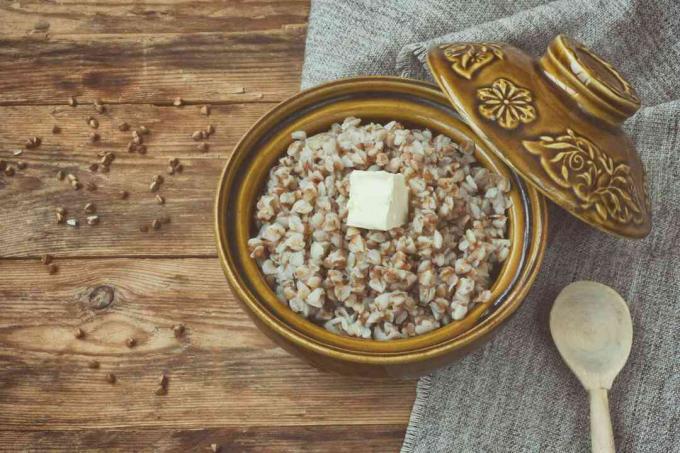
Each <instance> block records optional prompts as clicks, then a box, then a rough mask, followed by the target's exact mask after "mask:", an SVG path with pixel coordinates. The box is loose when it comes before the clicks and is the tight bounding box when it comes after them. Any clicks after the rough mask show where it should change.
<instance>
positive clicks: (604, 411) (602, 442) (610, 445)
mask: <svg viewBox="0 0 680 453" xmlns="http://www.w3.org/2000/svg"><path fill="white" fill-rule="evenodd" d="M589 392H590V444H591V446H592V452H593V453H615V452H616V450H615V449H614V432H613V430H612V421H611V419H610V418H609V399H608V398H607V389H591V390H590V391H589Z"/></svg>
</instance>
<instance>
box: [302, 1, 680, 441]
mask: <svg viewBox="0 0 680 453" xmlns="http://www.w3.org/2000/svg"><path fill="white" fill-rule="evenodd" d="M559 33H563V34H566V35H569V36H572V37H574V38H576V39H578V40H580V41H582V42H584V43H585V44H586V45H588V46H589V47H591V48H592V49H594V50H595V52H596V53H599V54H600V55H602V56H603V57H605V58H607V59H608V60H610V61H611V62H612V63H613V64H614V65H615V66H617V67H618V68H619V69H620V70H621V72H622V73H623V74H625V75H626V76H627V78H628V79H629V80H630V82H631V83H632V85H633V86H634V87H635V88H636V89H637V90H638V93H639V95H640V97H641V99H642V102H643V108H642V109H641V110H640V111H639V112H638V113H637V114H636V115H635V116H634V117H633V118H632V119H630V120H628V121H627V122H626V124H625V129H626V131H627V132H628V133H629V134H630V135H631V136H632V137H633V139H634V141H635V143H636V146H637V149H638V151H639V153H640V155H641V157H642V161H643V162H644V164H645V166H646V168H647V172H648V176H649V178H648V180H649V181H648V184H649V191H650V195H651V198H652V205H653V230H652V233H651V234H650V235H649V237H647V238H646V239H644V240H626V239H618V238H615V237H612V236H608V235H606V234H604V233H600V232H598V231H596V230H595V229H593V228H591V227H589V226H587V225H585V224H584V223H582V222H580V221H579V220H577V219H575V218H574V217H572V216H571V215H569V214H567V213H566V212H565V211H563V210H562V209H560V208H558V207H557V206H555V205H553V204H552V203H551V206H550V217H549V218H550V229H549V241H548V244H547V252H546V256H545V261H544V264H543V267H542V269H541V271H540V275H539V277H538V279H537V281H536V283H535V285H534V287H533V289H532V290H531V292H530V294H529V296H528V297H527V298H526V300H525V302H524V304H523V305H522V307H520V309H519V311H518V312H517V314H516V315H515V316H514V317H513V318H512V319H511V320H510V321H509V322H508V323H507V324H506V325H505V327H504V329H503V330H502V331H501V332H500V333H499V334H498V335H497V336H496V337H495V338H494V339H493V340H492V341H491V342H489V343H488V344H487V345H486V346H485V347H483V348H482V349H479V350H477V351H476V352H474V353H472V354H470V355H468V356H467V357H465V358H464V359H463V360H460V361H458V362H456V363H454V364H453V365H451V366H450V367H448V368H446V369H442V370H439V371H437V372H435V373H434V374H432V375H431V376H428V377H424V378H422V379H421V380H420V381H419V383H418V392H417V399H416V402H415V405H414V408H413V413H412V415H411V420H410V424H409V427H408V431H407V433H406V439H405V441H404V444H403V449H402V451H403V452H428V453H430V452H560V453H562V452H585V451H589V448H590V443H589V442H590V441H589V435H588V430H589V421H588V399H587V395H586V393H585V391H584V390H583V389H582V388H581V387H580V384H579V383H578V381H577V380H576V378H575V377H574V376H573V375H572V374H571V373H570V372H569V370H568V369H567V368H566V366H565V365H564V364H563V363H562V360H561V359H560V357H559V355H558V353H557V350H556V349H555V347H554V345H553V342H552V340H551V338H550V333H549V331H548V314H549V311H550V307H551V304H552V302H553V301H554V299H555V297H556V296H557V294H558V293H559V291H560V290H561V289H562V288H563V287H564V286H565V285H567V284H568V283H570V282H573V281H575V280H582V279H587V280H596V281H599V282H602V283H605V284H608V285H610V286H612V287H613V288H615V289H616V290H617V291H618V292H619V293H620V294H621V295H622V296H623V297H624V299H626V300H627V301H628V303H629V305H630V311H631V314H632V316H633V325H634V339H633V350H632V353H631V356H630V359H629V362H628V364H627V365H626V367H625V368H624V369H623V371H622V372H621V374H620V375H619V377H618V379H617V380H616V381H615V382H614V387H613V389H612V391H611V393H610V404H611V412H612V420H613V423H614V431H615V437H616V443H617V447H618V451H619V452H664V453H666V452H668V453H670V452H680V411H679V409H678V408H679V407H680V370H679V369H678V363H680V353H679V351H680V346H678V344H679V343H680V335H679V332H680V323H679V321H680V319H679V316H678V310H679V308H680V306H679V305H678V298H679V297H680V163H679V159H680V140H679V137H678V127H679V122H680V5H679V4H678V2H677V0H657V1H645V0H618V1H588V0H569V1H566V0H565V1H553V2H546V1H539V0H517V1H511V0H489V1H460V0H426V1H416V0H399V1H372V0H350V1H331V0H327V1H322V0H312V9H311V14H310V19H309V30H308V37H307V48H306V55H305V63H304V71H303V78H302V80H303V87H310V86H313V85H316V84H319V83H321V82H325V81H329V80H332V79H337V78H340V77H347V76H356V75H364V74H391V75H403V76H405V77H413V78H423V79H430V80H431V77H430V76H429V74H428V72H427V69H426V68H425V66H424V56H425V52H426V50H427V48H428V47H429V46H431V45H433V44H436V43H438V42H441V41H476V40H480V41H482V40H483V41H502V42H508V43H511V44H513V45H515V46H517V47H520V48H522V49H524V50H526V51H528V52H529V53H531V54H533V55H535V56H538V55H540V54H542V53H543V51H544V50H545V48H546V46H547V45H548V43H549V42H550V40H551V39H552V38H553V37H554V36H555V35H557V34H559Z"/></svg>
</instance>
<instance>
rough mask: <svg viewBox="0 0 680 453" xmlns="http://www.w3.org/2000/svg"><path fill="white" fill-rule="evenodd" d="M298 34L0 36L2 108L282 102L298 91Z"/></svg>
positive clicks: (300, 43) (282, 31) (294, 31)
mask: <svg viewBox="0 0 680 453" xmlns="http://www.w3.org/2000/svg"><path fill="white" fill-rule="evenodd" d="M303 52H304V33H301V32H300V30H297V29H290V28H284V29H278V30H269V31H254V32H239V33H183V34H175V35H169V34H168V35H152V34H141V35H121V34H112V35H103V34H102V35H85V36H83V35H63V36H57V37H54V38H53V37H49V36H48V37H47V38H44V37H43V38H41V37H34V36H28V37H24V38H17V37H6V36H3V37H0V74H2V77H0V105H3V104H4V105H16V104H66V103H67V101H68V98H69V97H70V96H76V97H78V99H79V100H80V101H81V102H93V101H94V100H95V99H96V98H101V99H102V100H104V101H105V102H126V103H154V104H166V105H169V104H170V103H171V102H172V101H173V99H175V98H176V97H178V96H181V97H182V98H183V99H184V100H185V101H187V102H212V103H218V102H223V103H226V102H230V103H233V102H261V101H280V100H282V98H283V97H284V96H282V93H294V92H295V91H297V90H298V86H299V78H300V75H299V74H300V71H301V68H302V55H303Z"/></svg>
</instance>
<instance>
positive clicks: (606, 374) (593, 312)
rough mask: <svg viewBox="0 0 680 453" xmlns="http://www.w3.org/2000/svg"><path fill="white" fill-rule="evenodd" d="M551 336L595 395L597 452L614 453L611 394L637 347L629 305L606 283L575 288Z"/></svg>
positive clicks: (557, 308)
mask: <svg viewBox="0 0 680 453" xmlns="http://www.w3.org/2000/svg"><path fill="white" fill-rule="evenodd" d="M550 332H551V334H552V337H553V340H554V341H555V345H556V346H557V350H558V351H559V353H560V355H561V356H562V359H564V361H565V362H566V364H567V366H569V368H570V369H571V371H572V372H573V373H574V374H575V375H576V377H577V378H578V380H579V381H580V382H581V384H582V385H583V387H585V389H586V390H588V392H589V393H590V408H591V444H592V450H593V452H614V436H613V431H612V427H611V421H610V419H609V403H608V400H607V390H609V389H610V388H611V386H612V383H613V381H614V378H615V377H616V376H617V375H618V374H619V372H620V371H621V369H622V368H623V366H624V365H625V363H626V360H628V355H629V354H630V349H631V346H632V343H633V323H632V321H631V318H630V312H629V311H628V306H627V305H626V302H625V301H624V300H623V298H622V297H621V296H620V295H619V294H618V293H617V292H616V291H614V290H613V289H612V288H610V287H608V286H606V285H603V284H601V283H597V282H590V281H580V282H575V283H572V284H570V285H568V286H567V287H565V288H564V289H563V290H562V292H560V294H559V295H558V296H557V299H556V300H555V304H554V305H553V307H552V310H551V311H550Z"/></svg>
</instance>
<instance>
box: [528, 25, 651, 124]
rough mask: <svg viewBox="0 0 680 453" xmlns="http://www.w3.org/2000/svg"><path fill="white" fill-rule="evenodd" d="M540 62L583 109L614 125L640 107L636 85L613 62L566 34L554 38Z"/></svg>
mask: <svg viewBox="0 0 680 453" xmlns="http://www.w3.org/2000/svg"><path fill="white" fill-rule="evenodd" d="M539 65H540V67H541V69H543V71H544V74H545V75H546V76H547V77H548V79H550V80H551V81H552V82H553V83H554V84H555V85H556V86H557V87H558V88H559V89H560V90H561V91H562V92H563V93H565V94H566V95H567V96H568V97H570V98H571V99H573V100H574V101H575V102H576V103H577V104H578V105H579V107H581V109H583V110H584V111H585V112H587V113H588V114H590V115H592V116H594V117H595V118H598V119H601V120H603V121H605V122H606V123H608V124H610V125H612V126H618V125H619V124H621V123H622V122H623V121H625V120H626V119H627V118H628V117H630V116H631V115H633V114H634V113H635V112H636V111H637V110H638V109H639V108H640V99H639V98H638V96H637V93H636V92H635V89H634V88H633V87H632V86H631V85H630V83H628V81H626V79H624V78H623V76H621V74H619V72H618V71H617V70H616V69H615V68H614V67H613V66H612V65H611V64H609V63H608V62H606V61H605V60H603V59H602V58H600V57H598V56H597V55H595V54H594V53H593V52H592V51H591V50H590V49H588V48H587V47H586V46H584V45H583V44H581V43H579V42H576V41H574V40H573V39H570V38H568V37H566V36H564V35H558V36H557V37H555V38H554V39H553V40H552V42H551V43H550V45H549V46H548V50H547V51H546V52H545V54H544V55H543V56H542V57H541V58H540V60H539Z"/></svg>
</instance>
